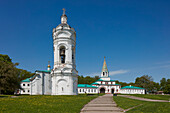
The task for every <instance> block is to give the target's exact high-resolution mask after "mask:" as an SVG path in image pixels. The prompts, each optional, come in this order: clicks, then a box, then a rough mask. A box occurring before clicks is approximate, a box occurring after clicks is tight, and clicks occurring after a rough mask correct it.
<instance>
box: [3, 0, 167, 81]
mask: <svg viewBox="0 0 170 113" xmlns="http://www.w3.org/2000/svg"><path fill="white" fill-rule="evenodd" d="M169 6H170V1H168V0H142V1H138V0H105V1H104V0H85V1H81V0H68V1H67V0H15V1H13V0H1V1H0V54H7V55H9V56H10V57H11V58H12V59H13V62H19V63H20V65H19V68H22V69H26V70H28V71H31V72H34V71H35V70H38V69H39V70H44V69H46V67H47V64H48V61H51V65H53V42H52V41H53V40H52V29H53V28H54V27H56V26H57V25H58V24H60V16H61V15H62V8H66V14H67V17H68V24H69V25H70V26H71V27H73V28H75V30H76V33H77V48H76V64H77V70H78V71H79V75H84V76H87V75H90V76H95V75H100V72H101V69H102V65H103V59H104V56H106V62H107V66H108V69H109V71H110V76H111V78H112V79H114V80H119V81H124V82H134V81H135V78H136V77H140V76H142V75H150V76H152V77H153V78H154V81H157V82H159V81H160V79H161V78H163V77H165V78H170V7H169Z"/></svg>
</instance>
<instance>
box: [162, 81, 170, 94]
mask: <svg viewBox="0 0 170 113" xmlns="http://www.w3.org/2000/svg"><path fill="white" fill-rule="evenodd" d="M160 86H161V90H162V91H163V92H164V93H167V94H170V79H167V80H166V78H162V79H161V80H160Z"/></svg>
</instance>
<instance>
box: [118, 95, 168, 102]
mask: <svg viewBox="0 0 170 113" xmlns="http://www.w3.org/2000/svg"><path fill="white" fill-rule="evenodd" d="M118 96H121V97H126V98H131V99H136V100H142V101H150V102H169V101H168V100H155V99H148V98H141V97H135V96H130V95H118Z"/></svg>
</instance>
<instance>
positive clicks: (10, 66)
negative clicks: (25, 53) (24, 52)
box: [0, 54, 33, 94]
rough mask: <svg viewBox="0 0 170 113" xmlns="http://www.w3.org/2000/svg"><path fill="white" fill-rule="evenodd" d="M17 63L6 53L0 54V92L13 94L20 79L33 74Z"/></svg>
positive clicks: (18, 85) (18, 86)
mask: <svg viewBox="0 0 170 113" xmlns="http://www.w3.org/2000/svg"><path fill="white" fill-rule="evenodd" d="M17 65H19V63H13V62H12V59H11V58H10V57H9V56H8V55H2V54H0V94H14V91H15V90H17V89H19V88H20V81H21V80H23V79H26V78H28V77H30V76H32V75H33V73H31V72H28V71H26V70H23V69H18V68H17V67H16V66H17Z"/></svg>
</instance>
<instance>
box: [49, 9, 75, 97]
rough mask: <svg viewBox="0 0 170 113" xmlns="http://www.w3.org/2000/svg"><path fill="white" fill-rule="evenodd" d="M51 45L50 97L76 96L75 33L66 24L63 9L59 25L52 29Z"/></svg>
mask: <svg viewBox="0 0 170 113" xmlns="http://www.w3.org/2000/svg"><path fill="white" fill-rule="evenodd" d="M53 45H54V67H53V70H52V72H51V74H52V95H77V94H78V92H77V81H78V71H77V70H76V62H75V49H76V32H75V30H74V28H71V27H70V26H69V25H68V24H67V16H66V14H65V9H63V14H62V16H61V24H59V25H58V26H57V27H56V28H54V29H53Z"/></svg>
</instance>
